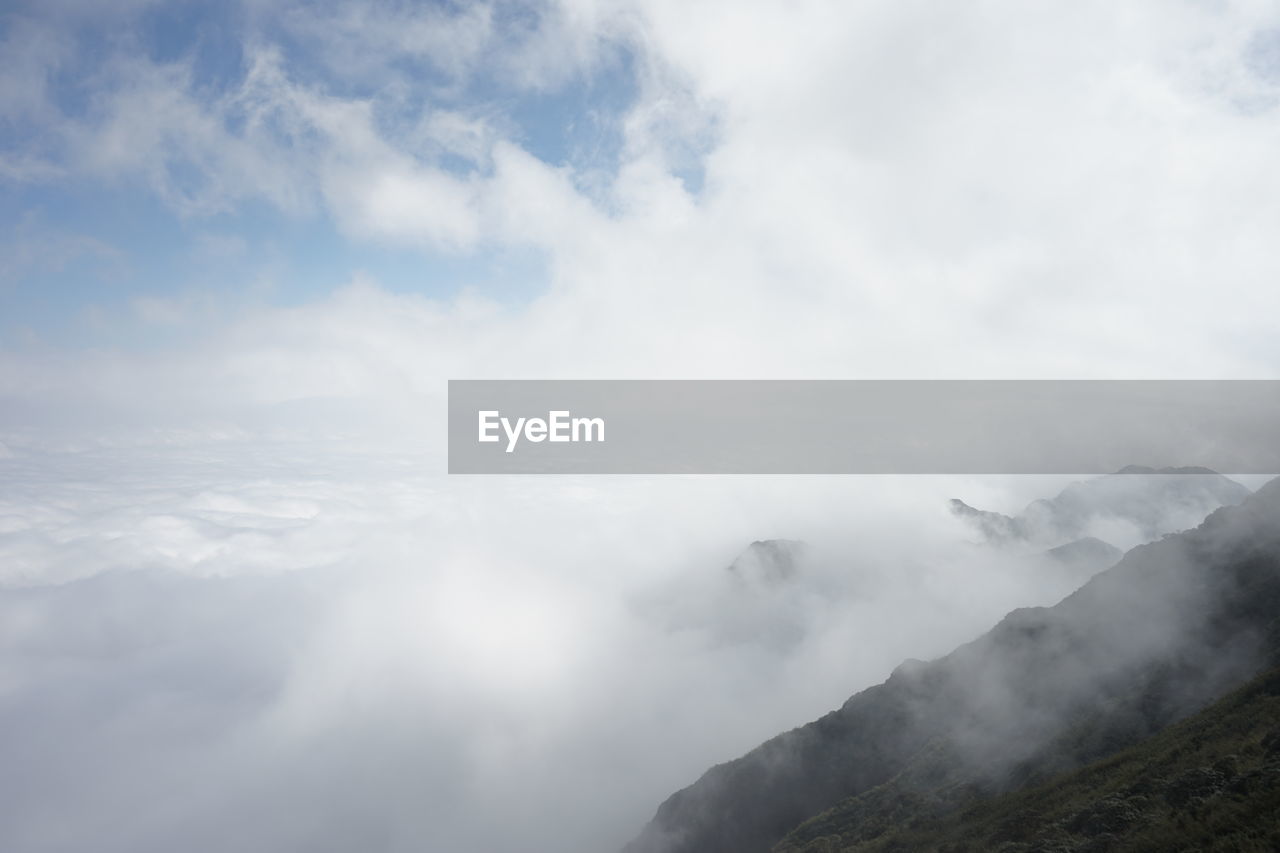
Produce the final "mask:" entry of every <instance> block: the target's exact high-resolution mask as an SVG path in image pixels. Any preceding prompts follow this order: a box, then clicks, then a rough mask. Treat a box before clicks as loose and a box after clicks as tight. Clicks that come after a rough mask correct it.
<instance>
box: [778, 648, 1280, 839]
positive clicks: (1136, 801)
mask: <svg viewBox="0 0 1280 853" xmlns="http://www.w3.org/2000/svg"><path fill="white" fill-rule="evenodd" d="M910 788H911V786H910V785H904V784H902V783H901V782H900V781H899V780H897V779H895V780H892V781H891V782H889V783H886V784H885V785H883V786H881V787H879V788H876V789H873V790H872V791H868V792H866V793H865V794H862V795H861V796H858V797H854V798H852V799H850V800H848V801H846V802H844V803H842V804H840V805H839V806H837V807H836V808H834V809H831V810H830V811H828V812H826V813H824V814H822V815H819V816H818V817H816V818H814V819H813V820H810V821H808V822H807V823H805V824H803V825H801V826H800V827H799V828H797V829H796V830H795V831H794V832H792V833H791V834H790V835H789V836H788V837H787V838H786V839H784V840H783V841H782V842H781V843H780V844H778V845H777V846H776V847H775V848H774V850H775V853H873V851H875V853H881V851H884V853H887V852H888V851H913V853H914V851H925V853H927V851H937V853H985V851H1001V853H1050V851H1062V852H1063V853H1066V851H1099V853H1101V851H1116V853H1130V851H1132V853H1172V851H1223V853H1226V852H1227V851H1232V853H1255V851H1256V853H1273V851H1276V850H1280V669H1273V670H1270V671H1269V672H1268V673H1266V674H1265V675H1263V676H1260V677H1259V678H1257V679H1255V680H1254V681H1253V682H1251V683H1250V684H1248V685H1247V686H1245V687H1244V688H1241V689H1240V690H1238V691H1236V692H1235V693H1233V694H1231V695H1229V696H1228V697H1226V698H1225V699H1222V700H1220V701H1218V702H1217V703H1215V704H1214V705H1212V706H1210V707H1209V708H1207V709H1206V710H1204V711H1202V712H1200V713H1199V714H1197V715H1195V716H1194V717H1191V718H1190V719H1187V720H1185V721H1183V722H1181V723H1178V724H1176V725H1174V726H1171V727H1169V728H1168V729H1166V730H1165V731H1163V732H1161V733H1160V734H1158V735H1155V736H1154V737H1152V738H1149V739H1148V740H1146V741H1144V742H1142V743H1140V744H1138V745H1137V746H1134V747H1130V748H1129V749H1126V750H1123V751H1122V752H1119V753H1117V754H1116V755H1114V756H1112V757H1110V758H1107V759H1105V760H1103V761H1100V762H1097V763H1095V764H1092V765H1090V766H1088V767H1085V768H1083V769H1080V770H1077V771H1074V772H1071V773H1067V774H1064V775H1062V776H1059V777H1057V778H1055V779H1052V780H1050V781H1049V782H1047V783H1045V784H1042V785H1039V786H1036V787H1033V788H1029V789H1026V790H1022V791H1018V792H1014V793H1008V794H1003V795H999V796H994V797H987V798H984V797H983V796H982V792H981V791H975V790H972V789H965V788H963V787H961V788H958V789H950V790H948V789H946V788H945V787H944V788H942V789H940V790H938V791H936V792H933V793H931V794H930V795H927V796H922V795H920V794H909V793H906V791H908V790H910Z"/></svg>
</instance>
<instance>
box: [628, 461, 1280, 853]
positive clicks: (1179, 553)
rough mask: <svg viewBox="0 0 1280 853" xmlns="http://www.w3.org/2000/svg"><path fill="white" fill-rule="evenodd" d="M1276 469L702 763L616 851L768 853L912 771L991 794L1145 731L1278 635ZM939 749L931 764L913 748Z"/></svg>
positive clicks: (1217, 688) (1257, 660)
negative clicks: (1039, 598)
mask: <svg viewBox="0 0 1280 853" xmlns="http://www.w3.org/2000/svg"><path fill="white" fill-rule="evenodd" d="M1276 613H1280V480H1273V481H1271V482H1270V483H1268V484H1267V485H1266V486H1264V487H1263V488H1261V489H1259V490H1258V492H1256V493H1255V494H1253V495H1252V496H1250V497H1249V498H1247V499H1246V500H1245V501H1244V502H1243V503H1242V504H1240V505H1237V506H1227V507H1222V508H1220V509H1218V510H1215V511H1214V512H1212V513H1210V515H1209V516H1208V517H1207V518H1205V519H1204V521H1203V522H1202V523H1201V525H1200V526H1199V527H1196V528H1194V529H1193V530H1190V531H1186V532H1184V533H1179V534H1173V535H1169V536H1166V537H1164V538H1163V539H1159V540H1157V541H1154V542H1151V543H1148V544H1145V545H1140V546H1138V547H1136V548H1134V549H1132V550H1130V551H1129V552H1128V553H1126V554H1125V555H1124V557H1123V558H1122V559H1121V560H1120V561H1119V562H1118V563H1117V564H1116V565H1115V566H1113V567H1112V568H1110V569H1108V570H1106V571H1104V572H1102V573H1100V574H1098V575H1096V576H1095V577H1094V578H1093V579H1091V580H1090V581H1089V582H1087V583H1086V584H1085V585H1084V586H1082V587H1081V588H1080V589H1078V590H1077V591H1076V592H1074V593H1072V594H1071V595H1069V596H1067V597H1066V598H1064V599H1063V600H1062V601H1060V602H1059V603H1058V604H1056V605H1054V606H1053V607H1048V608H1023V609H1020V610H1015V611H1013V612H1012V613H1010V614H1009V615H1007V616H1006V617H1005V618H1004V619H1002V620H1001V621H1000V623H998V624H997V625H996V626H995V627H994V628H993V629H992V630H991V631H989V632H987V633H986V634H984V635H982V636H981V637H979V638H977V639H975V640H974V641H972V642H970V643H967V644H965V645H963V646H961V647H959V648H958V649H956V650H955V651H953V652H952V653H951V654H949V655H946V656H944V657H942V658H939V659H937V660H935V661H930V662H927V663H908V664H904V665H903V666H900V667H899V668H898V669H897V670H895V671H894V673H893V675H891V676H890V678H889V679H888V680H886V681H885V682H883V683H882V684H879V685H874V686H872V687H869V688H867V689H865V690H862V691H860V692H858V693H856V694H854V695H853V696H851V697H850V698H849V699H848V700H847V701H846V702H845V703H844V704H843V705H842V706H841V707H840V708H839V709H837V710H835V711H832V712H830V713H828V714H826V715H824V716H823V717H821V718H819V719H818V720H815V721H814V722H812V723H809V724H807V725H805V726H801V727H798V728H796V729H792V730H791V731H789V732H785V733H783V734H780V735H778V736H776V737H774V738H771V739H770V740H768V741H766V742H765V743H764V744H762V745H761V746H759V747H757V748H756V749H754V750H752V751H751V752H748V753H747V754H746V755H745V756H743V757H741V758H739V759H736V760H734V761H730V762H727V763H724V764H721V765H717V766H716V767H714V768H712V769H711V770H709V771H707V773H706V774H704V776H703V777H702V778H701V779H699V780H698V781H697V782H695V783H694V784H693V785H691V786H689V787H687V788H685V789H683V790H681V791H678V792H677V793H675V794H673V795H672V796H671V797H669V798H668V799H667V800H666V801H665V802H664V803H663V804H662V805H661V806H660V807H659V809H658V811H657V814H656V815H655V817H654V819H653V820H652V821H651V822H650V824H649V825H648V826H646V828H645V830H644V831H643V832H642V833H641V835H640V836H639V837H638V838H637V839H636V840H635V841H633V842H632V843H631V844H630V845H628V846H627V847H626V848H625V851H626V853H694V851H696V852H697V853H756V852H757V851H759V853H765V851H768V850H769V849H770V847H771V846H772V845H773V844H774V843H775V842H777V841H779V840H781V838H782V837H783V836H784V835H786V834H787V833H788V832H790V831H791V830H792V829H794V828H795V827H796V826H798V825H799V824H800V823H802V822H803V821H804V820H806V819H808V818H810V817H813V816H814V815H816V814H818V813H820V812H822V811H824V810H825V809H827V808H830V807H831V806H833V805H835V804H836V803H837V802H840V801H842V800H844V799H845V798H847V797H850V796H856V795H858V794H860V793H862V792H865V791H868V790H870V789H872V788H874V787H876V786H878V785H881V784H884V783H885V782H888V781H889V780H890V779H892V778H893V777H895V776H897V775H898V774H899V773H901V772H902V771H903V770H904V769H905V768H906V767H907V766H908V765H909V764H910V763H911V762H912V761H913V760H914V761H917V763H918V764H919V765H920V768H921V772H924V773H927V772H933V773H935V774H936V773H942V774H943V775H944V776H945V775H946V774H951V775H952V776H954V777H955V780H956V784H970V785H978V786H980V787H985V788H987V789H989V791H990V792H992V793H995V792H998V791H1000V790H1002V789H1010V788H1011V787H1016V786H1020V785H1026V784H1030V783H1032V782H1034V781H1035V780H1037V779H1042V778H1045V777H1047V776H1048V775H1051V774H1053V773H1060V772H1063V771H1065V770H1069V769H1071V768H1072V767H1078V766H1081V765H1082V764H1084V763H1087V762H1089V761H1093V760H1097V759H1098V758H1100V757H1103V756H1105V755H1107V754H1109V753H1111V752H1114V751H1116V750H1117V749H1121V748H1124V747H1126V746H1129V745H1132V744H1134V743H1137V742H1140V741H1141V740H1142V739H1144V738H1146V737H1149V736H1151V735H1152V734H1154V733H1155V732H1157V731H1159V730H1160V729H1162V728H1163V727H1165V726H1167V725H1168V724H1170V723H1172V722H1174V721H1175V720H1177V719H1181V718H1183V717H1185V716H1187V715H1189V714H1191V713H1194V712H1195V711H1197V710H1199V709H1200V708H1202V707H1204V706H1205V705H1207V704H1208V703H1210V702H1211V701H1213V700H1214V699H1216V698H1217V697H1219V696H1221V695H1222V694H1223V693H1225V692H1226V691H1228V690H1230V689H1231V688H1232V687H1234V686H1236V685H1238V684H1240V683H1242V682H1243V681H1245V680H1247V678H1249V677H1250V676H1252V675H1253V674H1254V673H1255V672H1257V671H1258V669H1259V668H1260V667H1261V666H1263V665H1264V664H1265V663H1266V662H1268V661H1270V660H1272V659H1274V658H1275V656H1276V649H1280V628H1278V627H1277V625H1278V624H1280V623H1277V620H1276V615H1275V614H1276ZM927 747H928V748H930V749H934V750H935V752H936V753H937V754H938V755H939V756H944V758H940V759H939V760H938V761H934V762H933V764H932V765H928V762H926V761H925V758H927V753H926V752H925V750H926V748H927Z"/></svg>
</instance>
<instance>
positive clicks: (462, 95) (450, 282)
mask: <svg viewBox="0 0 1280 853" xmlns="http://www.w3.org/2000/svg"><path fill="white" fill-rule="evenodd" d="M134 5H135V6H136V8H134V9H132V10H130V11H126V12H124V13H123V14H108V13H106V12H104V11H102V10H95V9H93V8H92V6H91V5H90V4H84V5H83V8H78V7H77V4H54V5H52V6H49V5H47V4H25V5H22V4H20V5H19V6H18V7H17V8H11V9H10V10H9V11H8V12H6V13H5V14H4V16H3V18H0V38H3V39H4V40H5V42H6V43H7V45H8V47H9V49H16V48H17V47H18V45H19V43H21V42H23V41H24V40H28V39H30V38H31V37H32V36H33V34H36V35H38V36H39V38H41V39H44V40H46V41H47V43H48V45H49V46H48V47H47V48H46V49H45V50H44V51H43V52H41V51H40V50H36V49H33V50H30V51H28V53H29V55H30V54H34V55H30V61H29V62H28V63H27V67H26V68H25V69H23V70H25V71H26V72H27V74H28V78H27V79H25V80H24V79H22V77H21V76H20V74H21V70H19V71H18V72H15V73H13V77H12V78H11V83H10V87H11V88H12V89H27V90H28V91H30V90H33V89H39V87H40V81H41V80H43V81H44V87H45V88H44V91H43V92H42V93H39V102H38V103H37V104H33V105H23V104H21V103H18V104H16V105H14V106H12V107H11V109H10V110H9V111H8V115H7V116H5V118H6V120H5V121H4V122H3V123H2V124H0V152H3V154H4V155H5V156H6V158H7V159H8V161H9V162H11V163H18V164H22V165H19V166H18V167H17V171H18V172H19V174H18V175H15V176H13V178H16V179H11V180H10V181H8V184H9V185H8V186H7V188H6V189H7V191H6V192H5V193H4V194H3V196H2V197H0V226H2V227H3V228H4V231H5V232H6V233H8V234H9V235H10V238H11V239H10V243H9V246H8V247H7V249H8V251H7V254H8V255H9V257H10V260H9V263H7V264H5V267H6V269H5V270H4V278H3V280H0V318H3V319H2V320H0V345H5V344H8V345H13V344H18V343H21V342H22V341H24V340H30V339H32V338H33V337H37V338H40V339H51V340H55V341H59V342H63V343H69V344H77V343H78V344H81V345H92V344H103V343H113V342H118V341H119V338H120V337H121V336H120V335H115V336H113V335H112V326H113V325H119V324H121V323H122V322H123V321H124V319H125V315H126V314H127V309H128V306H129V305H131V304H133V303H135V302H136V301H137V300H139V299H146V298H148V297H164V296H170V295H173V294H175V293H184V292H195V291H201V292H204V291H207V292H216V293H217V294H219V299H220V300H225V301H226V302H228V303H229V304H230V305H232V306H234V305H237V304H240V303H242V302H250V303H255V304H258V303H263V302H265V303H268V304H285V305H288V304H296V303H298V302H305V301H307V300H312V299H315V298H318V297H320V296H323V295H324V294H326V293H328V292H330V291H332V290H333V289H335V288H337V287H339V286H341V285H343V284H345V283H347V282H349V281H350V280H351V279H352V277H353V276H356V275H366V276H369V277H371V278H372V279H374V280H376V281H378V282H379V283H380V285H381V286H383V287H386V288H388V289H390V290H392V291H402V292H413V293H419V294H423V295H426V296H431V297H437V298H448V297H451V296H453V295H455V294H456V293H458V292H459V291H460V290H463V289H465V288H473V289H478V290H480V291H482V292H484V293H485V294H486V295H488V296H491V297H492V298H495V299H498V300H501V301H503V302H509V303H512V304H515V305H519V304H521V303H523V302H525V301H527V300H528V299H530V298H532V297H533V296H534V295H536V293H537V292H538V291H539V290H540V289H542V288H543V287H545V284H546V269H545V263H544V260H543V258H542V257H541V256H540V253H539V252H538V251H537V250H536V249H534V248H529V247H518V246H503V245H497V244H492V243H491V244H489V245H469V246H456V245H454V246H432V245H404V244H397V243H396V242H395V241H391V242H388V241H385V240H380V239H379V238H378V237H377V236H376V235H356V236H353V235H351V234H348V233H344V232H343V229H342V228H341V227H340V226H339V224H338V223H337V222H335V219H334V216H333V215H332V214H331V212H330V211H329V210H327V209H326V208H325V206H324V205H315V204H310V203H306V202H304V203H301V204H298V205H296V206H291V205H283V206H282V205H281V204H279V203H278V200H272V199H263V198H260V197H255V194H254V192H253V190H252V187H238V188H234V189H233V190H232V191H230V192H228V193H227V194H226V196H227V197H218V195H219V194H218V193H217V192H216V191H215V190H213V188H212V184H214V183H216V182H218V181H220V180H222V177H221V176H219V175H217V174H216V164H211V163H209V162H208V160H207V159H206V160H204V161H201V160H199V159H198V158H187V157H185V156H184V155H183V152H182V151H181V149H180V147H177V146H170V147H169V148H168V150H167V151H157V152H155V155H154V156H156V157H157V158H161V159H163V162H160V163H154V164H152V166H151V167H148V166H145V165H144V166H142V167H141V168H140V169H135V170H133V171H132V173H131V172H130V170H120V172H116V171H114V170H111V169H106V170H102V169H95V168H92V167H90V168H84V165H83V163H81V162H78V161H80V160H81V159H82V158H83V157H84V152H83V150H77V148H76V146H77V144H78V143H75V142H69V141H68V140H67V136H68V135H73V134H85V133H88V134H92V133H93V132H94V130H95V128H97V127H100V126H101V125H102V124H103V123H105V122H108V121H110V120H111V117H110V105H109V101H110V99H111V98H112V97H113V96H118V95H120V94H121V93H127V92H128V90H129V88H130V87H131V86H137V85H139V83H138V79H137V75H138V73H139V72H138V69H137V68H133V69H128V70H124V71H122V70H121V68H120V64H121V63H122V62H135V63H139V64H140V67H141V68H142V69H144V70H145V71H147V72H151V73H165V72H170V73H171V74H172V76H171V77H170V79H169V82H170V83H171V84H173V85H175V86H176V87H177V88H178V90H179V94H180V95H181V96H182V97H183V98H184V99H186V100H188V101H189V105H190V106H191V107H192V108H194V109H195V110H207V111H208V113H209V114H210V117H211V121H213V122H214V123H215V124H216V125H217V126H218V127H220V129H221V130H222V131H223V132H225V133H226V134H228V135H229V136H230V137H236V136H237V135H239V134H240V133H241V132H242V131H243V122H244V121H245V120H246V114H245V111H244V110H243V109H239V108H238V107H237V106H236V105H231V106H229V107H227V106H226V102H227V101H228V100H229V99H230V100H234V99H235V98H236V97H237V94H238V93H240V92H242V90H243V87H244V86H245V85H246V78H247V75H248V74H249V71H250V66H251V64H252V62H253V57H252V54H253V52H255V51H260V52H265V51H269V52H272V53H273V54H275V55H276V56H277V61H278V62H279V64H280V67H281V69H282V74H284V75H286V76H287V78H288V80H289V82H290V84H291V85H295V86H298V87H302V88H306V89H308V90H310V91H313V92H315V93H318V94H320V95H323V96H327V97H333V98H336V99H350V100H352V101H359V102H361V103H364V104H367V105H369V106H370V108H371V111H372V113H373V116H372V121H373V122H374V123H375V124H376V126H377V127H378V128H380V129H381V130H383V131H384V132H386V133H387V134H388V135H389V136H394V135H396V134H402V133H405V132H409V131H411V129H412V128H413V127H414V126H415V125H417V124H418V123H419V122H421V121H423V120H424V119H426V118H428V117H429V116H431V115H432V114H434V113H437V112H440V111H449V112H451V113H455V112H456V113H457V114H463V115H466V116H469V117H474V118H475V119H476V120H479V121H483V122H484V123H485V124H486V125H488V126H491V127H493V128H495V129H496V130H495V132H496V133H500V134H501V135H502V136H503V137H505V138H508V139H510V140H512V141H513V142H514V143H515V144H518V145H519V146H520V147H522V148H523V149H524V150H525V151H527V152H528V153H529V154H531V155H532V156H534V157H536V158H538V159H539V160H541V161H543V162H545V163H547V164H549V165H552V166H556V167H564V168H570V169H573V170H574V171H575V172H579V173H584V174H585V173H593V172H598V173H603V174H608V173H611V172H612V171H613V170H614V169H615V168H616V165H617V161H618V158H619V155H620V148H621V145H622V138H621V133H620V130H619V123H620V121H621V119H622V116H623V115H624V114H625V112H626V110H627V109H628V108H629V107H630V106H631V105H632V104H633V103H634V100H635V97H636V81H635V70H634V68H633V63H632V59H631V56H630V53H629V49H628V48H627V46H626V45H625V44H622V43H621V42H619V43H617V44H606V45H604V46H602V47H601V48H599V54H598V56H594V57H592V58H591V59H590V60H589V61H588V64H587V65H584V66H581V67H576V68H570V69H568V70H566V71H561V72H557V73H553V74H549V75H542V76H536V77H527V78H523V79H522V78H521V76H520V75H519V74H516V73H512V72H509V71H507V70H504V69H503V68H502V67H501V66H500V65H498V66H496V67H491V66H490V65H489V64H487V63H486V62H484V61H478V62H475V63H474V64H472V65H470V66H468V67H465V68H464V67H461V66H453V67H442V65H443V61H442V60H441V59H440V58H438V57H436V56H433V54H432V51H431V50H430V49H426V50H422V51H412V50H406V51H404V52H402V54H401V55H392V56H388V57H386V58H385V60H386V61H385V63H382V62H380V59H381V58H379V59H375V60H374V65H375V66H376V67H370V68H368V69H365V70H362V72H361V73H360V74H357V75H350V76H349V75H344V73H343V69H342V68H337V67H334V66H333V64H332V63H330V62H327V61H326V60H325V56H326V55H327V54H328V52H329V51H330V50H331V48H332V44H331V42H330V41H329V40H327V38H326V36H325V34H324V33H323V32H320V33H317V32H315V31H313V30H312V28H311V27H310V26H308V25H304V24H302V23H300V22H299V21H300V19H302V18H304V17H305V16H308V15H314V17H315V19H317V20H318V23H319V27H320V29H321V30H323V29H324V26H325V23H324V21H325V18H327V17H328V16H332V15H339V16H340V15H342V14H343V12H342V8H343V7H341V6H333V7H329V8H324V7H322V6H310V7H307V8H306V9H304V8H303V7H290V6H288V5H281V6H279V7H278V8H275V9H272V8H268V7H263V8H254V4H247V6H246V5H240V4H234V3H206V2H197V3H140V4H134ZM366 12H367V14H368V15H369V17H371V18H373V17H377V16H378V15H379V14H385V15H386V16H388V17H389V18H395V19H397V20H399V19H401V17H404V19H406V20H407V19H408V18H415V19H417V18H424V17H431V16H434V17H436V18H439V19H442V20H445V21H448V20H451V19H456V18H459V17H461V16H463V15H465V14H467V12H466V11H465V9H464V8H462V7H459V6H456V5H454V4H438V5H435V6H430V5H427V4H419V5H413V6H400V7H398V8H397V7H396V6H393V5H386V6H384V7H381V8H370V9H368V10H365V12H362V13H361V14H365V13H366ZM551 13H552V10H548V9H542V10H539V9H533V8H527V7H526V8H521V7H520V6H518V5H516V4H498V5H496V6H494V7H493V8H492V10H491V11H489V12H488V13H487V19H486V27H487V28H488V29H489V30H490V32H489V33H488V34H487V35H486V38H488V39H491V40H493V41H494V44H493V45H489V46H485V47H482V48H479V49H480V50H482V51H485V52H489V51H501V50H503V49H505V48H504V45H506V44H509V43H516V42H519V40H520V39H521V38H527V37H528V33H530V32H535V31H537V30H538V28H539V27H543V26H545V24H544V23H543V22H542V20H541V19H542V17H543V16H546V15H549V14H551ZM339 40H341V39H339ZM346 40H347V41H349V42H350V44H349V45H347V46H346V47H343V48H342V49H344V50H352V51H357V52H362V51H370V52H371V53H375V54H376V51H377V49H378V46H377V45H376V44H372V45H371V44H367V43H362V41H361V34H360V32H359V31H358V30H355V31H353V32H351V33H350V34H349V36H348V37H347V39H346ZM28 43H29V42H28ZM392 90H394V93H393V94H389V92H391V91H392ZM13 100H14V101H18V100H19V99H18V98H16V97H15V98H14V99H13ZM24 106H25V107H26V108H25V109H24ZM303 132H304V134H305V131H303ZM260 141H262V142H264V143H265V144H270V145H276V146H278V147H279V152H278V153H280V154H281V155H282V156H283V157H285V158H288V157H289V156H290V147H291V143H292V140H291V139H289V138H288V137H287V134H280V135H277V136H275V137H274V138H272V136H271V134H270V133H268V134H267V136H266V138H265V139H263V140H260ZM90 144H93V143H92V142H90ZM125 144H128V142H127V141H126V142H125ZM161 147H162V148H163V147H164V146H161ZM401 150H402V151H403V152H404V153H406V154H407V155H408V156H411V157H413V158H415V159H416V160H417V161H418V162H421V163H423V164H426V165H429V166H430V167H432V168H436V169H439V170H442V171H443V172H445V173H449V174H452V175H456V176H458V177H460V178H464V179H465V178H466V177H467V176H468V175H472V174H477V173H483V172H484V171H485V170H486V169H487V168H488V167H487V165H486V164H485V163H484V162H483V157H481V158H480V160H479V161H477V159H475V158H471V157H467V156H460V155H459V154H458V153H456V152H454V151H450V150H447V148H443V147H441V146H433V145H431V144H430V142H429V141H428V142H425V143H423V142H422V141H421V140H419V144H418V145H416V146H415V145H414V144H413V143H412V142H404V143H402V148H401ZM33 162H34V163H38V164H40V165H41V166H42V167H44V168H45V169H46V170H47V171H48V172H51V173H52V174H48V175H42V174H41V169H40V168H37V167H35V166H32V163H33ZM24 166H25V168H24ZM148 168H155V169H157V170H159V172H160V173H161V174H160V175H159V176H156V175H150V176H148V175H146V174H145V172H146V171H147V169H148ZM121 172H123V174H122V173H121ZM139 172H141V174H140V173H139ZM241 180H246V181H250V180H252V178H251V177H248V176H241ZM157 182H161V183H163V184H164V188H163V190H162V191H159V192H158V191H157V186H156V184H157ZM306 191H307V189H306V188H305V187H304V188H303V189H302V192H304V193H305V192H306ZM104 318H106V320H107V321H108V322H105V323H104V322H103V320H104ZM126 325H127V324H126ZM125 334H129V333H128V332H126V333H125Z"/></svg>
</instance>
